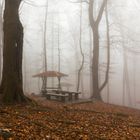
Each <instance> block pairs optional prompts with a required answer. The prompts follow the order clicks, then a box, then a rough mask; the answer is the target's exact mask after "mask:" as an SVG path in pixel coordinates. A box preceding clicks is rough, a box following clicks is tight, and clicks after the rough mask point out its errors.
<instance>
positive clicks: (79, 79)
mask: <svg viewBox="0 0 140 140" xmlns="http://www.w3.org/2000/svg"><path fill="white" fill-rule="evenodd" d="M79 33H80V34H79V48H80V54H81V57H82V62H81V64H80V67H79V69H78V74H77V76H78V78H77V79H78V81H77V91H79V88H80V81H81V80H82V79H81V72H82V70H83V66H84V53H83V49H82V0H81V3H80V32H79ZM81 82H82V81H81Z"/></svg>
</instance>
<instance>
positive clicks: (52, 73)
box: [33, 71, 68, 77]
mask: <svg viewBox="0 0 140 140" xmlns="http://www.w3.org/2000/svg"><path fill="white" fill-rule="evenodd" d="M65 76H68V75H67V74H64V73H61V72H58V71H46V72H42V73H38V74H35V75H33V77H65Z"/></svg>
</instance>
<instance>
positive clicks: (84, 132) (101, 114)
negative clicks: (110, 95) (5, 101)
mask: <svg viewBox="0 0 140 140" xmlns="http://www.w3.org/2000/svg"><path fill="white" fill-rule="evenodd" d="M36 101H38V102H40V105H39V106H37V105H34V106H30V105H11V106H5V105H4V106H0V140H4V139H9V140H140V111H139V110H134V109H130V108H125V107H120V106H114V105H109V104H105V103H101V102H93V103H81V104H74V105H71V104H68V105H66V104H62V103H58V102H55V101H47V100H42V99H36Z"/></svg>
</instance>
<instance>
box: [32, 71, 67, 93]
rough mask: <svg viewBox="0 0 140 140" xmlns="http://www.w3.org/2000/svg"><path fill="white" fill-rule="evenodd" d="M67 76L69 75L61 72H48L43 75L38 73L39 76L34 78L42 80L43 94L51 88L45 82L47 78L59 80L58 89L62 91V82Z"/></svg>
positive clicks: (36, 75)
mask: <svg viewBox="0 0 140 140" xmlns="http://www.w3.org/2000/svg"><path fill="white" fill-rule="evenodd" d="M66 76H68V75H67V74H64V73H61V72H58V71H46V72H42V73H38V74H35V75H33V77H40V78H42V89H41V91H42V92H47V89H49V87H47V85H46V82H45V80H46V79H47V78H49V77H52V78H54V77H56V78H58V89H61V82H60V80H61V78H62V77H66ZM51 88H52V89H53V88H54V87H51Z"/></svg>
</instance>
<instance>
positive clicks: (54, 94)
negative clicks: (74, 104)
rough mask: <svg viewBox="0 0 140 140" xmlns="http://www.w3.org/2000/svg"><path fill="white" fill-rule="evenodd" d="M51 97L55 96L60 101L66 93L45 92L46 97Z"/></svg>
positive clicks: (64, 99) (63, 99)
mask: <svg viewBox="0 0 140 140" xmlns="http://www.w3.org/2000/svg"><path fill="white" fill-rule="evenodd" d="M51 97H56V99H60V101H62V102H65V101H66V98H68V95H65V94H57V93H47V94H46V98H47V99H49V100H50V99H51Z"/></svg>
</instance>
